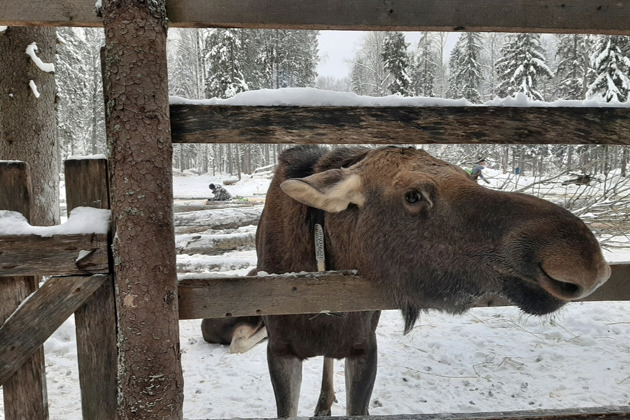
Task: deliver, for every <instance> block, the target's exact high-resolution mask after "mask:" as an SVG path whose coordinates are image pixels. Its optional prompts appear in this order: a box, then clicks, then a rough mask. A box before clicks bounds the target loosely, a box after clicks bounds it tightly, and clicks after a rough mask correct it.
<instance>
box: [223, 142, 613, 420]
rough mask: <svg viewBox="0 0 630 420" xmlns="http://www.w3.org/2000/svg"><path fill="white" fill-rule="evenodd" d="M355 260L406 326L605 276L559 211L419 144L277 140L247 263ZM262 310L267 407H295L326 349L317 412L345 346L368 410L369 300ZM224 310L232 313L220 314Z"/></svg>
mask: <svg viewBox="0 0 630 420" xmlns="http://www.w3.org/2000/svg"><path fill="white" fill-rule="evenodd" d="M316 224H321V225H322V226H323V232H324V235H323V236H324V245H325V257H326V269H328V270H358V271H359V273H360V274H361V275H362V276H363V277H364V278H365V279H366V280H367V281H370V282H373V283H374V284H375V285H376V286H377V287H378V288H379V289H380V290H382V293H383V294H385V296H387V297H388V298H389V299H391V301H392V302H395V303H396V305H397V307H399V308H400V310H401V312H402V315H403V318H404V325H405V327H404V331H405V333H407V332H409V331H410V330H411V329H412V328H413V326H414V323H415V322H416V320H417V318H418V317H419V315H420V313H421V312H422V311H426V310H429V309H436V310H442V311H447V312H450V313H462V312H464V311H466V310H467V309H469V308H470V307H471V306H473V305H474V304H475V302H476V301H477V300H479V299H480V298H484V297H488V296H501V297H504V298H507V299H508V300H510V301H511V302H512V303H513V304H515V305H517V306H518V307H519V308H520V309H521V310H523V311H524V312H526V313H528V314H534V315H543V314H547V313H550V312H553V311H555V310H557V309H558V308H560V307H561V306H562V305H564V304H565V303H567V302H569V301H573V300H576V299H580V298H583V297H585V296H587V295H588V294H590V293H591V292H593V291H594V290H595V289H597V288H598V287H599V286H601V285H602V284H603V283H604V282H605V281H606V280H607V279H608V277H609V276H610V267H609V266H608V265H607V263H606V262H605V260H604V258H603V256H602V253H601V250H600V247H599V244H598V242H597V240H596V239H595V237H594V236H593V234H592V233H591V231H590V230H589V229H588V228H587V226H586V225H585V224H584V223H583V222H582V221H581V220H580V219H579V218H577V217H576V216H574V215H573V214H571V213H570V212H569V211H567V210H565V209H563V208H561V207H559V206H557V205H555V204H552V203H550V202H548V201H545V200H542V199H539V198H535V197H532V196H529V195H525V194H520V193H508V192H500V191H494V190H490V189H487V188H483V187H481V186H479V185H477V183H476V182H474V181H472V180H471V179H470V178H469V177H468V174H467V173H466V172H465V171H464V170H463V169H461V168H459V167H457V166H454V165H451V164H448V163H446V162H444V161H442V160H439V159H436V158H433V157H431V156H430V155H429V154H427V153H426V152H425V151H423V150H419V149H415V148H399V147H381V148H376V149H372V148H366V147H351V148H338V149H334V150H332V151H328V150H327V149H325V148H321V147H318V146H297V147H294V148H292V149H288V150H286V151H284V152H283V153H282V154H281V155H280V157H279V164H278V166H277V168H276V171H275V174H274V177H273V179H272V181H271V184H270V187H269V191H268V193H267V200H266V204H265V208H264V210H263V213H262V216H261V219H260V222H259V225H258V230H257V233H256V248H257V255H258V263H257V268H256V270H259V271H266V272H268V273H285V272H300V271H317V262H316V258H315V253H316V249H315V248H316V246H315V244H314V230H315V225H316ZM337 315H338V316H327V315H318V316H313V315H282V316H278V315H276V316H263V320H264V324H265V327H266V329H267V333H268V344H267V362H268V367H269V372H270V377H271V382H272V385H273V390H274V394H275V400H276V408H277V415H278V417H295V416H297V408H298V398H299V392H300V386H301V378H302V361H303V360H305V359H307V358H309V357H314V356H321V355H323V356H324V379H323V383H322V394H321V395H320V398H319V402H318V404H317V407H316V410H315V414H316V415H330V407H331V405H332V403H333V401H334V399H335V398H334V392H333V390H332V381H331V378H330V376H331V371H332V360H333V359H342V358H345V359H346V363H345V386H346V391H347V392H346V413H347V415H348V416H353V415H368V405H369V401H370V397H371V394H372V389H373V385H374V381H375V378H376V370H377V343H376V335H375V331H376V327H377V325H378V321H379V316H380V312H379V311H365V312H349V313H344V314H337ZM231 322H233V321H231Z"/></svg>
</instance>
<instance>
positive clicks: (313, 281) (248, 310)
mask: <svg viewBox="0 0 630 420" xmlns="http://www.w3.org/2000/svg"><path fill="white" fill-rule="evenodd" d="M178 292H179V317H180V319H197V318H221V317H225V316H247V315H285V314H295V313H319V312H324V311H330V312H340V311H347V312H350V311H360V310H367V309H395V308H396V306H395V305H394V304H393V303H390V302H387V300H386V299H385V296H382V294H381V293H379V291H378V289H377V288H376V287H375V286H374V285H373V284H372V283H368V282H366V281H364V280H363V279H362V278H361V277H360V276H358V275H357V274H353V273H352V272H327V273H324V274H318V273H302V274H286V275H280V276H264V277H258V276H253V277H222V278H213V279H201V280H198V279H195V280H183V281H180V282H179V290H178Z"/></svg>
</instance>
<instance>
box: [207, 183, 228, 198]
mask: <svg viewBox="0 0 630 420" xmlns="http://www.w3.org/2000/svg"><path fill="white" fill-rule="evenodd" d="M208 188H210V189H211V190H212V194H214V197H212V198H210V200H211V201H226V200H231V199H232V196H231V195H230V193H229V192H227V190H226V189H225V188H223V187H222V186H220V185H214V184H210V185H208Z"/></svg>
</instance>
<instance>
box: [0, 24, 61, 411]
mask: <svg viewBox="0 0 630 420" xmlns="http://www.w3.org/2000/svg"><path fill="white" fill-rule="evenodd" d="M56 42H57V36H56V30H55V29H54V28H43V27H42V28H26V27H10V28H8V29H7V30H6V31H5V32H4V33H3V34H1V35H0V114H2V119H0V159H5V160H21V161H24V162H26V163H28V165H29V166H30V174H31V184H32V194H33V198H34V199H33V200H31V203H32V205H31V206H30V212H29V213H30V217H29V222H30V223H31V224H32V225H40V226H50V225H55V224H58V223H59V145H58V142H57V117H56V106H55V96H56V92H57V89H56V86H55V76H54V72H53V71H52V69H49V68H47V67H49V65H50V64H51V63H54V61H55V52H56ZM33 43H35V45H36V46H37V49H36V50H35V48H34V47H33V46H31V49H32V50H33V53H35V54H36V55H37V57H38V58H39V59H40V60H41V62H42V63H45V64H46V65H43V66H42V65H40V66H38V65H37V64H36V63H35V61H33V60H32V59H31V57H30V56H29V55H27V53H26V51H27V48H28V47H29V45H32V44H33ZM47 65H48V66H47ZM2 280H3V281H4V284H3V291H4V293H5V294H4V295H3V296H2V298H3V300H4V301H3V302H2V303H3V305H4V308H3V311H2V312H6V313H4V314H0V318H1V319H0V322H2V321H3V320H4V319H6V317H7V316H9V315H10V314H11V313H12V312H13V309H15V308H16V307H17V306H18V305H19V303H20V302H21V301H23V300H24V299H26V297H27V296H28V295H30V294H31V293H33V292H34V291H35V290H37V288H38V285H39V278H38V277H19V278H14V279H10V278H6V279H2ZM9 289H10V290H9ZM4 401H5V411H6V412H5V414H6V416H7V418H38V419H47V418H48V401H47V397H46V376H45V368H44V349H43V347H40V348H39V349H38V350H37V352H36V353H35V354H34V355H33V357H31V358H30V359H29V361H28V362H26V363H25V364H24V365H23V366H22V367H21V368H20V369H19V370H18V372H17V373H16V374H15V375H14V376H13V377H12V378H11V379H10V380H9V382H7V383H6V384H5V386H4Z"/></svg>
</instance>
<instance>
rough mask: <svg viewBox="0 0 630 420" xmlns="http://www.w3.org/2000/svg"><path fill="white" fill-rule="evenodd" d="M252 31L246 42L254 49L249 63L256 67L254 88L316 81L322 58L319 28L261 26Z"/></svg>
mask: <svg viewBox="0 0 630 420" xmlns="http://www.w3.org/2000/svg"><path fill="white" fill-rule="evenodd" d="M251 32H252V34H251V35H250V36H249V37H248V40H249V41H248V44H247V45H248V46H250V45H251V46H255V49H254V51H251V53H248V54H247V63H248V66H249V65H251V66H252V67H253V68H255V71H254V72H252V81H251V87H252V88H253V89H263V88H267V89H278V88H282V87H306V86H313V85H314V84H315V78H316V77H317V62H318V60H319V59H318V51H317V49H318V42H317V35H318V32H317V31H293V30H291V31H290V30H281V29H260V30H252V31H251ZM252 53H253V54H252ZM254 54H255V55H254ZM252 58H254V60H253V61H251V60H252Z"/></svg>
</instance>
